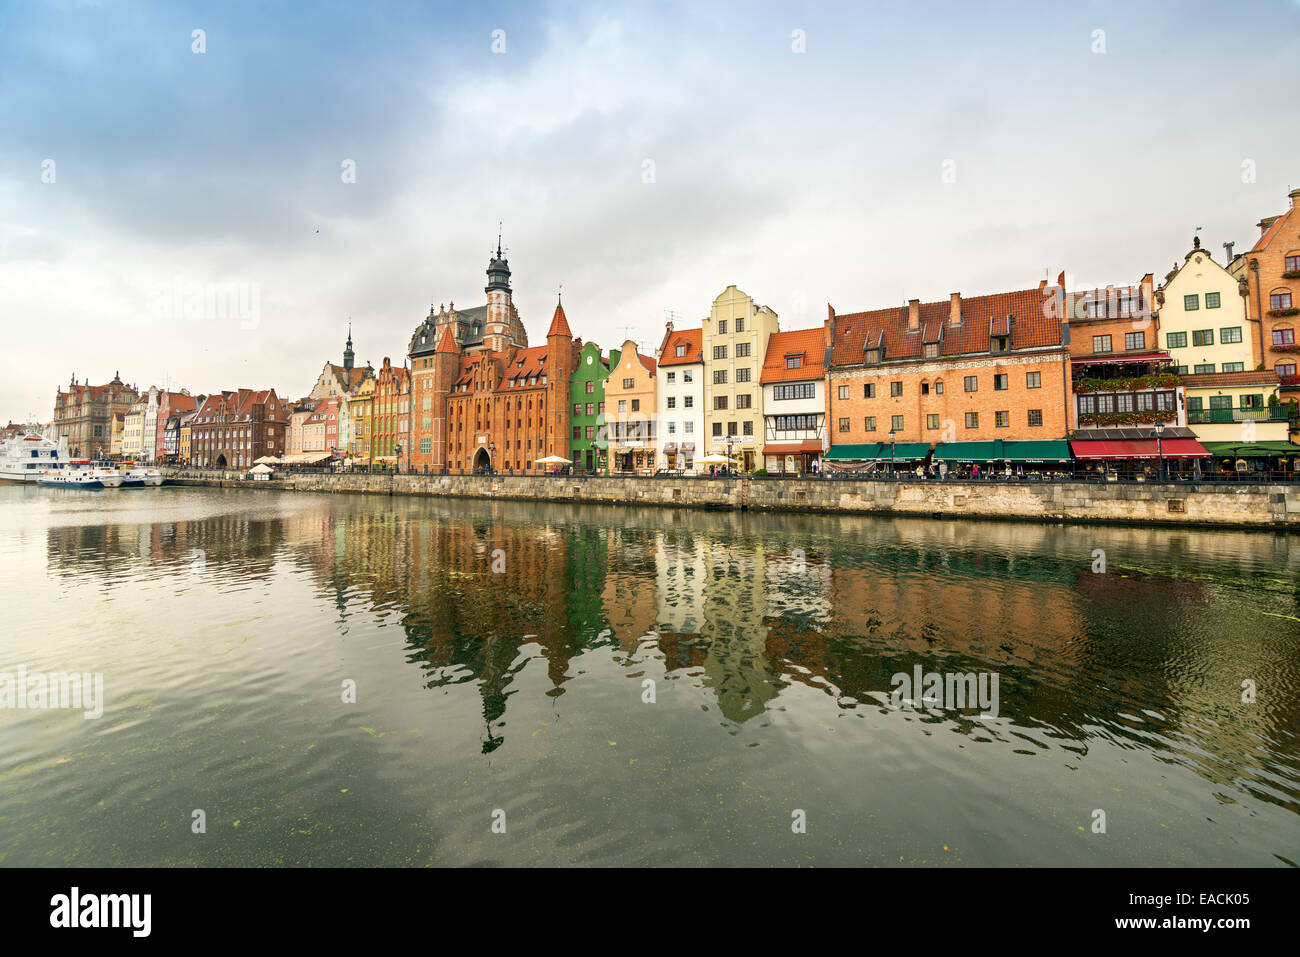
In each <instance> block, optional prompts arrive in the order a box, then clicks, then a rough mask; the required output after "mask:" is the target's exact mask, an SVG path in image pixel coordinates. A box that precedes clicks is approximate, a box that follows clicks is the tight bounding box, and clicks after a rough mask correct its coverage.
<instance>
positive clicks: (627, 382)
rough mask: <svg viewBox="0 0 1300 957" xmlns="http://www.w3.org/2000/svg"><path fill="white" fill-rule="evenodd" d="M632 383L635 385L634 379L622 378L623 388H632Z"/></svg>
mask: <svg viewBox="0 0 1300 957" xmlns="http://www.w3.org/2000/svg"><path fill="white" fill-rule="evenodd" d="M634 385H636V382H635V381H634V380H632V379H624V380H623V388H625V389H630V388H632V387H633V386H634Z"/></svg>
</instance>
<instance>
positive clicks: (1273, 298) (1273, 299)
mask: <svg viewBox="0 0 1300 957" xmlns="http://www.w3.org/2000/svg"><path fill="white" fill-rule="evenodd" d="M1268 307H1269V308H1270V309H1290V308H1291V293H1289V292H1275V293H1271V294H1270V295H1269V297H1268Z"/></svg>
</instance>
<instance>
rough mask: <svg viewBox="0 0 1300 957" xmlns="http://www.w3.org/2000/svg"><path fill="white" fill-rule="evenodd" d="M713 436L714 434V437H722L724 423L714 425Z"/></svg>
mask: <svg viewBox="0 0 1300 957" xmlns="http://www.w3.org/2000/svg"><path fill="white" fill-rule="evenodd" d="M713 434H714V435H722V423H721V422H714V423H713Z"/></svg>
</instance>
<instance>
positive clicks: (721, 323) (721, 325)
mask: <svg viewBox="0 0 1300 957" xmlns="http://www.w3.org/2000/svg"><path fill="white" fill-rule="evenodd" d="M726 334H727V320H726V319H719V320H718V335H720V336H725V335H726Z"/></svg>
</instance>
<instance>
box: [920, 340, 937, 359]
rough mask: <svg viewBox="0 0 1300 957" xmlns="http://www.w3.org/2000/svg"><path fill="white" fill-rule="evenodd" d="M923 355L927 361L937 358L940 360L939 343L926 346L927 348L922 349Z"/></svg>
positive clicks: (930, 343)
mask: <svg viewBox="0 0 1300 957" xmlns="http://www.w3.org/2000/svg"><path fill="white" fill-rule="evenodd" d="M922 354H923V355H924V356H925V358H927V359H937V358H939V343H937V342H927V343H926V344H925V346H924V347H923V348H922Z"/></svg>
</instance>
